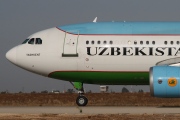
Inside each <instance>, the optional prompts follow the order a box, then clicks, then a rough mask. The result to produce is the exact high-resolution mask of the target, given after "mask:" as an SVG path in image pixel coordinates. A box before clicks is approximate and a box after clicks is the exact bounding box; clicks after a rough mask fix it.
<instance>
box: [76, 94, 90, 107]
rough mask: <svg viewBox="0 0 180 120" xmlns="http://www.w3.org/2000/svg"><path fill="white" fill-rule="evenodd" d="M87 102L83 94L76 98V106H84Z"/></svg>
mask: <svg viewBox="0 0 180 120" xmlns="http://www.w3.org/2000/svg"><path fill="white" fill-rule="evenodd" d="M87 103H88V99H87V98H86V97H85V96H78V97H77V99H76V104H77V105H78V106H86V105H87Z"/></svg>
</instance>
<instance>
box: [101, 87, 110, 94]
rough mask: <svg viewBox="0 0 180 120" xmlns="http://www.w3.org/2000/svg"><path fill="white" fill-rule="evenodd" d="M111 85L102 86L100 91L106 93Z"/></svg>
mask: <svg viewBox="0 0 180 120" xmlns="http://www.w3.org/2000/svg"><path fill="white" fill-rule="evenodd" d="M108 89H109V87H108V86H100V92H101V93H105V92H108Z"/></svg>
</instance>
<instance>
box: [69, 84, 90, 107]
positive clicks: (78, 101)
mask: <svg viewBox="0 0 180 120" xmlns="http://www.w3.org/2000/svg"><path fill="white" fill-rule="evenodd" d="M70 83H71V84H72V85H73V86H74V88H76V90H78V93H79V96H78V97H77V98H76V104H77V105H78V106H86V105H87V103H88V99H87V98H86V97H85V96H84V88H83V83H81V82H74V83H72V82H70Z"/></svg>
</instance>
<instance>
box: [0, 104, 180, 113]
mask: <svg viewBox="0 0 180 120" xmlns="http://www.w3.org/2000/svg"><path fill="white" fill-rule="evenodd" d="M43 113H47V114H80V113H83V114H144V113H146V114H167V113H168V114H179V113H180V107H132V106H130V107H121V106H118V107H114V106H86V107H78V106H77V107H75V106H73V107H54V106H53V107H44V106H41V107H0V114H43Z"/></svg>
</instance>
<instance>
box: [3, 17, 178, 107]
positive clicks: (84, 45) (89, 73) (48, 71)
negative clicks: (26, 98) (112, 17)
mask: <svg viewBox="0 0 180 120" xmlns="http://www.w3.org/2000/svg"><path fill="white" fill-rule="evenodd" d="M6 58H7V59H8V60H9V61H10V62H11V63H13V64H15V65H16V66H18V67H21V68H23V69H25V70H28V71H30V72H33V73H36V74H39V75H42V76H45V77H49V78H54V79H58V80H64V81H69V82H70V83H71V84H72V85H73V86H74V87H75V88H76V89H77V90H78V94H79V95H78V97H77V99H76V104H77V105H78V106H86V105H87V103H88V99H87V97H85V94H84V88H83V84H84V83H86V84H103V85H150V93H151V95H152V96H154V97H180V89H179V87H180V85H179V84H180V83H179V79H180V67H179V66H180V22H126V21H122V22H114V21H113V22H97V18H95V20H94V21H93V22H88V23H79V24H69V25H64V26H58V27H53V28H50V29H46V30H43V31H40V32H36V33H34V34H32V35H30V36H29V37H28V38H27V39H26V40H25V41H24V42H23V43H22V44H20V45H18V46H15V47H14V48H12V49H10V50H9V51H8V52H7V53H6Z"/></svg>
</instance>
